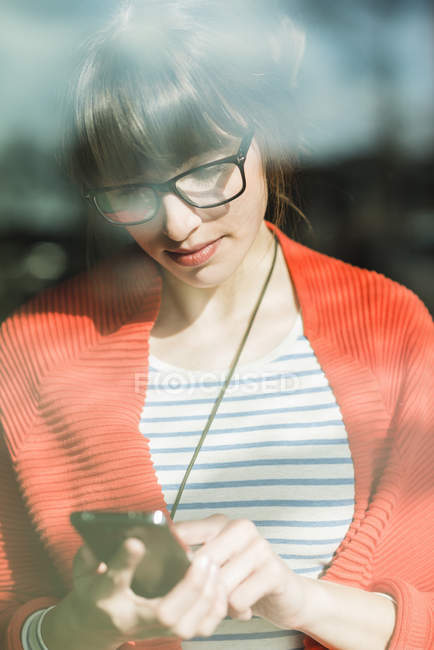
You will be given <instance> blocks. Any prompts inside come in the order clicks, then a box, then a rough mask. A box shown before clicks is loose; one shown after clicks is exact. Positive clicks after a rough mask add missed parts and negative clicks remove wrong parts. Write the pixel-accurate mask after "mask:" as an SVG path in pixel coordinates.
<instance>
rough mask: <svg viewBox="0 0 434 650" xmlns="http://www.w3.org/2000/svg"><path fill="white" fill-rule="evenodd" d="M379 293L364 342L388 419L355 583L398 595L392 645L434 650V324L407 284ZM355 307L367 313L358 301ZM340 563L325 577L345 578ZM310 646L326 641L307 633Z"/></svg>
mask: <svg viewBox="0 0 434 650" xmlns="http://www.w3.org/2000/svg"><path fill="white" fill-rule="evenodd" d="M375 293H377V295H378V296H379V297H380V299H379V300H378V299H377V300H375V299H374V298H373V297H372V301H371V304H369V309H368V313H369V314H370V315H371V317H372V315H373V314H375V318H376V326H375V329H376V332H377V338H376V339H375V338H372V337H371V341H367V343H366V344H367V345H368V344H370V345H371V346H372V351H371V353H370V355H369V365H370V367H371V371H372V373H374V375H375V376H376V380H377V382H378V385H379V389H380V395H381V397H382V400H383V402H384V405H385V410H386V411H387V412H388V413H389V416H390V423H389V426H388V429H387V431H386V438H385V445H384V450H385V451H384V453H383V458H380V459H379V462H378V465H377V468H378V470H379V471H377V474H376V476H375V478H374V482H373V484H372V485H371V495H370V500H371V504H370V507H369V510H368V513H370V515H371V520H370V523H369V525H368V524H367V523H366V524H365V527H364V528H363V527H362V528H361V531H362V530H363V534H362V532H361V531H360V533H359V535H358V539H357V537H356V538H355V540H354V542H353V548H352V551H353V553H357V555H356V556H354V557H355V560H356V562H357V565H360V562H362V564H361V566H362V568H363V573H364V575H365V579H364V580H362V583H361V584H360V583H359V585H357V584H354V586H360V587H361V588H363V589H365V590H367V591H377V592H384V593H386V594H390V595H391V596H393V598H394V599H395V601H396V604H397V616H396V623H395V628H394V632H393V635H392V638H391V640H390V643H389V645H388V650H427V649H428V648H433V647H434V553H433V552H432V540H433V539H434V474H433V467H434V435H433V433H434V409H433V408H432V404H433V385H434V382H433V378H434V374H433V373H434V326H433V321H432V318H431V316H430V314H429V312H428V310H427V309H426V307H425V306H424V305H423V303H422V302H421V301H420V300H419V298H417V296H415V295H414V294H413V293H412V292H410V291H408V290H407V289H405V288H404V287H401V286H400V285H397V284H396V283H392V282H390V281H385V282H384V284H383V287H382V292H381V294H380V293H379V292H378V291H377V292H375V291H374V292H372V294H373V295H375ZM372 294H371V295H372ZM355 309H356V310H357V309H359V313H361V314H362V313H363V312H365V314H366V309H365V310H363V309H362V308H361V305H355ZM362 326H365V327H366V323H365V324H363V323H361V327H362ZM352 336H355V334H354V332H353V333H352ZM357 339H358V343H359V345H361V343H362V341H363V339H362V337H361V336H360V335H359V336H358V337H357ZM368 520H369V517H368V519H366V522H367V521H368ZM338 564H339V563H336V564H335V568H334V569H332V570H331V571H330V572H329V575H328V576H326V578H327V579H329V580H333V581H337V582H342V583H346V582H347V583H348V582H349V581H348V577H347V575H345V572H344V571H342V572H341V571H340V570H339V566H338ZM342 566H343V565H342ZM363 573H362V575H363ZM305 647H306V649H309V650H313V649H314V648H320V647H322V646H321V645H320V644H319V643H317V642H315V641H313V640H312V639H309V638H306V640H305Z"/></svg>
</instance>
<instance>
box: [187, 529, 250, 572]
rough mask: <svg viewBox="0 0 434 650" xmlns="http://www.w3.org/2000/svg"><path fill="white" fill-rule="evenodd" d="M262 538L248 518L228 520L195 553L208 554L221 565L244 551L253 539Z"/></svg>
mask: <svg viewBox="0 0 434 650" xmlns="http://www.w3.org/2000/svg"><path fill="white" fill-rule="evenodd" d="M255 539H262V538H261V537H260V535H259V533H258V530H257V528H256V526H255V524H253V523H252V522H251V521H249V520H248V519H235V520H228V521H227V525H226V526H225V527H224V528H223V529H222V530H221V531H220V532H219V534H218V535H217V536H216V537H214V538H213V539H210V540H209V541H208V542H207V543H206V544H205V545H204V546H203V547H202V548H201V549H200V550H199V551H197V553H196V555H198V556H200V555H201V554H202V553H204V554H206V555H208V556H209V557H210V558H211V560H212V561H213V562H215V563H216V564H218V565H219V566H223V565H224V564H225V563H226V562H227V561H228V560H229V558H231V557H232V556H233V555H237V554H239V553H241V552H242V551H244V549H245V548H246V547H248V546H249V545H250V544H251V543H252V541H253V540H255Z"/></svg>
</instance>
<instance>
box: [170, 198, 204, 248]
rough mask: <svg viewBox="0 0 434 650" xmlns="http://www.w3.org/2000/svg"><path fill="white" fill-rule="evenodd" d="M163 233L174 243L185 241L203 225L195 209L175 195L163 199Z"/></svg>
mask: <svg viewBox="0 0 434 650" xmlns="http://www.w3.org/2000/svg"><path fill="white" fill-rule="evenodd" d="M161 204H162V224H163V232H164V234H165V235H167V237H169V238H170V239H172V240H173V241H184V240H186V239H187V238H188V236H189V235H190V234H191V233H192V232H193V231H194V230H196V229H197V228H198V227H199V226H200V224H201V223H202V219H201V218H200V216H199V215H198V214H197V213H196V212H195V208H194V207H193V206H191V205H188V203H186V202H185V201H183V200H182V199H180V198H179V197H178V196H176V195H175V194H165V195H164V196H163V197H162V198H161Z"/></svg>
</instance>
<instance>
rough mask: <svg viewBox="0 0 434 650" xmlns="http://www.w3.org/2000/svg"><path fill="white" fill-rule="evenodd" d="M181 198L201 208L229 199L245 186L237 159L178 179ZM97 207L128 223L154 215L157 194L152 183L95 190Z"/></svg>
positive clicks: (198, 170)
mask: <svg viewBox="0 0 434 650" xmlns="http://www.w3.org/2000/svg"><path fill="white" fill-rule="evenodd" d="M175 187H176V189H177V191H178V192H179V194H180V195H181V197H182V198H184V199H185V200H186V201H187V202H188V203H191V204H193V205H195V206H197V207H199V208H206V207H210V206H213V205H216V204H217V205H218V204H221V203H226V202H227V201H230V200H231V199H232V198H234V197H235V196H236V195H237V194H239V193H240V192H241V191H242V189H243V178H242V176H241V172H240V169H239V168H238V166H237V165H236V164H235V163H228V162H226V163H218V164H215V165H209V166H207V167H201V168H200V169H197V170H195V171H193V172H191V173H190V174H186V175H185V176H182V177H181V178H179V179H178V180H177V181H176V184H175ZM94 197H95V203H96V206H97V208H98V210H99V211H100V212H101V213H102V214H103V215H104V216H105V217H107V219H109V220H110V221H114V222H117V223H122V224H128V223H131V224H132V223H136V222H139V221H147V220H150V219H152V218H153V217H154V216H155V214H156V211H157V209H158V204H159V201H158V195H157V193H156V192H155V190H154V189H153V188H152V187H127V186H126V187H124V188H117V189H113V190H98V191H96V192H95V193H94Z"/></svg>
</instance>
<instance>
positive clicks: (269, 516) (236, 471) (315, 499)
mask: <svg viewBox="0 0 434 650" xmlns="http://www.w3.org/2000/svg"><path fill="white" fill-rule="evenodd" d="M149 362H150V368H149V383H148V389H147V398H146V404H145V406H144V408H143V411H142V415H141V419H140V431H141V432H142V433H143V435H145V436H146V437H147V438H149V440H150V449H151V455H152V459H153V462H154V466H155V469H156V473H157V477H158V480H159V482H160V484H161V486H162V489H163V493H164V496H165V499H166V502H167V504H168V507H169V510H170V508H171V506H172V505H173V502H174V500H175V496H176V493H177V490H178V487H179V485H180V483H181V480H182V478H183V475H184V472H185V469H186V467H187V465H188V463H189V461H190V459H191V456H192V453H193V451H194V448H195V446H196V444H197V441H198V440H199V438H200V435H201V432H202V430H203V428H204V426H205V424H206V422H207V419H208V416H209V413H210V411H211V408H212V406H213V403H214V401H215V399H216V397H217V394H218V392H219V390H220V387H221V385H222V383H223V381H224V379H225V376H226V371H222V372H219V371H215V372H202V371H191V370H185V369H183V368H178V367H175V366H172V365H170V364H167V363H165V362H163V361H160V360H159V359H157V358H155V357H154V356H153V355H150V359H149ZM353 511H354V472H353V463H352V459H351V453H350V449H349V446H348V439H347V434H346V431H345V426H344V424H343V421H342V417H341V413H340V410H339V407H338V405H337V403H336V400H335V398H334V396H333V393H332V391H331V389H330V386H329V384H328V381H327V379H326V377H325V375H324V373H323V371H322V369H321V367H320V366H319V364H318V361H317V359H316V357H315V355H314V353H313V350H312V348H311V346H310V344H309V341H308V340H307V339H306V338H305V336H304V335H303V327H302V319H301V316H300V315H299V316H298V318H297V320H296V323H295V325H294V327H293V328H292V330H291V332H290V333H289V334H288V335H287V336H286V338H285V339H284V340H283V341H282V342H281V343H280V344H279V346H278V347H277V348H275V349H274V350H273V351H272V352H271V353H270V354H268V355H267V356H266V357H263V358H261V359H260V360H257V361H254V362H252V363H249V364H244V365H241V366H239V367H238V368H236V369H235V373H234V375H233V377H232V380H231V382H230V384H229V386H228V387H227V389H226V393H225V396H224V398H223V401H222V403H221V404H220V407H219V409H218V411H217V414H216V416H215V418H214V421H213V423H212V426H211V428H210V430H209V432H208V434H207V437H206V439H205V442H204V445H203V447H202V449H201V451H200V453H199V456H198V458H197V460H196V463H195V465H194V467H193V470H192V472H191V475H190V478H189V480H188V482H187V485H186V489H185V491H184V494H183V497H182V499H181V502H180V505H179V507H178V510H177V514H176V516H175V521H182V520H186V519H198V518H203V517H206V516H208V515H211V514H213V513H216V512H219V513H223V514H225V515H227V516H228V517H230V518H232V519H235V518H247V519H250V520H252V521H254V523H255V524H256V526H257V527H258V528H259V531H260V533H261V534H262V535H263V536H264V537H265V538H266V539H267V540H268V541H269V542H270V543H271V545H272V547H273V549H274V551H275V552H276V553H277V554H279V555H280V557H281V558H283V559H284V560H285V561H286V562H287V564H288V566H289V567H291V569H292V570H293V571H295V572H296V573H300V574H302V575H305V576H309V577H311V578H317V577H318V576H320V575H321V573H322V571H323V570H324V568H325V567H326V566H327V565H328V564H329V562H330V561H331V559H332V557H333V553H334V551H335V550H336V548H337V547H338V545H339V543H340V542H341V541H342V539H343V538H344V536H345V534H346V531H347V529H348V526H349V524H350V522H351V520H352V517H353ZM265 642H266V647H267V648H270V649H273V650H274V649H276V650H277V649H280V648H282V649H283V648H285V649H286V650H288V648H294V649H295V648H301V647H302V646H303V643H302V635H301V634H300V633H298V632H294V631H285V630H281V629H278V628H276V627H275V626H273V625H272V624H270V623H269V622H267V621H264V620H262V619H260V618H254V619H253V620H252V621H249V622H247V623H246V622H239V621H234V620H231V619H227V620H225V621H223V623H222V624H221V625H220V626H219V628H218V629H217V630H216V633H215V634H214V636H213V637H211V638H210V639H207V640H204V639H197V640H192V641H188V642H187V641H184V642H183V648H185V650H187V649H188V650H190V649H195V650H202V649H205V648H207V649H212V650H220V648H221V649H222V650H223V649H224V650H227V649H229V648H231V650H236V649H237V648H240V649H241V648H243V649H245V648H246V647H248V648H249V650H250V649H251V650H254V649H255V648H264V643H265Z"/></svg>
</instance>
